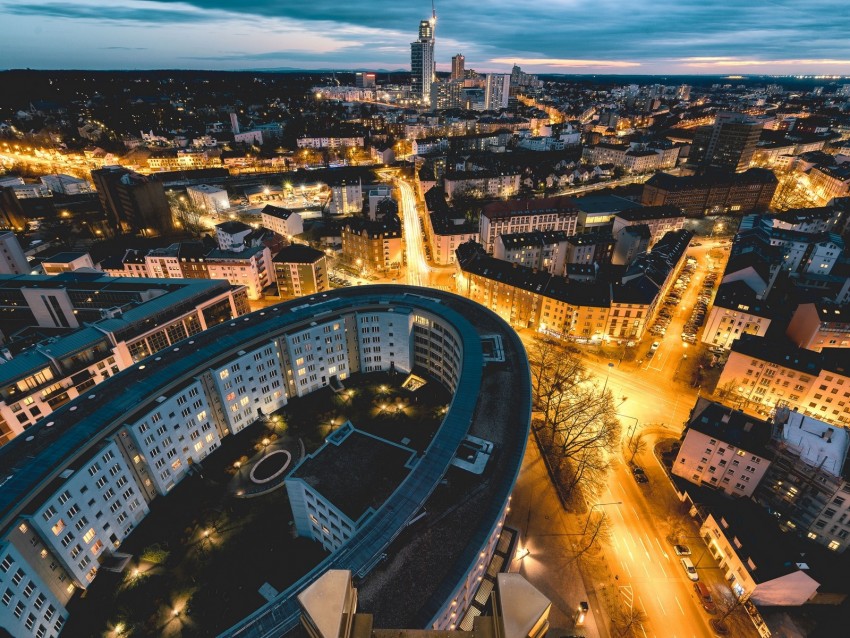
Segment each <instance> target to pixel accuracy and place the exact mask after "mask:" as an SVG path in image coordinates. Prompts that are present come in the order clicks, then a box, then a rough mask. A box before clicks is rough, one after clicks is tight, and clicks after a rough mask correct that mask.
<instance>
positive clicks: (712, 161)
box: [688, 111, 764, 171]
mask: <svg viewBox="0 0 850 638" xmlns="http://www.w3.org/2000/svg"><path fill="white" fill-rule="evenodd" d="M763 127H764V121H762V120H758V119H756V118H754V117H752V116H749V115H745V114H743V113H731V112H728V111H723V112H720V113H718V114H717V116H716V117H715V119H714V124H713V125H712V126H705V127H702V128H699V129H697V133H696V136H695V137H694V143H693V146H692V147H691V154H690V156H689V157H688V163H690V164H692V165H694V166H697V167H699V168H700V169H702V170H705V169H721V170H727V171H745V170H747V169H748V168H749V167H750V162H751V160H752V158H753V152H754V151H755V148H756V144H758V141H759V137H760V136H761V131H762V128H763Z"/></svg>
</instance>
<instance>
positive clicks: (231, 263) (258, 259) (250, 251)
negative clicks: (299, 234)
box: [204, 246, 274, 299]
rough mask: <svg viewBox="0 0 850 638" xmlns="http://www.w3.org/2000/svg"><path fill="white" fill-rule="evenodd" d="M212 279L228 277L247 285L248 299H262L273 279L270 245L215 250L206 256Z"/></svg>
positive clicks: (232, 282) (232, 280) (232, 281)
mask: <svg viewBox="0 0 850 638" xmlns="http://www.w3.org/2000/svg"><path fill="white" fill-rule="evenodd" d="M204 262H205V264H206V267H207V272H208V273H209V276H210V279H226V280H227V281H229V282H230V283H231V284H234V285H237V286H245V288H246V289H247V292H248V299H261V298H262V297H263V291H264V290H265V289H266V287H267V286H268V285H269V284H270V283H271V282H272V281H273V277H274V266H273V265H272V257H271V251H270V250H269V248H268V246H255V247H253V248H244V249H243V250H240V251H233V250H213V251H210V252H209V253H208V254H207V256H206V257H205V258H204Z"/></svg>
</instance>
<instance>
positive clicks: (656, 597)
mask: <svg viewBox="0 0 850 638" xmlns="http://www.w3.org/2000/svg"><path fill="white" fill-rule="evenodd" d="M655 600H657V601H658V606H659V607H661V613H663V614H664V615H665V616H666V615H667V610H666V609H664V605H663V604H662V603H661V597H660V596H659V595H658V594H655Z"/></svg>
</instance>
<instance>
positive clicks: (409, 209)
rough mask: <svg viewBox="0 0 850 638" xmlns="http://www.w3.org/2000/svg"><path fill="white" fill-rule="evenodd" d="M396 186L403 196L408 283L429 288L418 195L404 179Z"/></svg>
mask: <svg viewBox="0 0 850 638" xmlns="http://www.w3.org/2000/svg"><path fill="white" fill-rule="evenodd" d="M396 185H397V186H398V188H399V192H400V195H401V213H402V224H403V225H404V245H405V251H406V257H407V283H409V284H410V285H412V286H427V285H428V283H429V281H430V273H431V267H430V266H429V265H428V261H427V260H426V259H425V242H424V241H423V233H422V228H421V226H420V223H421V222H420V217H419V212H418V210H417V207H416V194H415V191H414V190H413V187H412V186H411V185H410V184H409V183H407V182H406V181H405V180H404V179H401V178H399V179H398V180H397V181H396Z"/></svg>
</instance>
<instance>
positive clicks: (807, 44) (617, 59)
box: [0, 0, 850, 75]
mask: <svg viewBox="0 0 850 638" xmlns="http://www.w3.org/2000/svg"><path fill="white" fill-rule="evenodd" d="M430 11H431V6H430V3H427V2H411V1H410V0H369V1H366V0H346V1H339V0H307V1H302V0H243V1H240V2H237V1H234V0H230V1H227V0H191V1H181V2H175V1H170V0H67V1H63V2H59V1H53V0H48V1H44V2H32V1H30V2H26V1H22V2H13V1H11V0H0V24H2V25H3V29H2V36H0V68H24V67H29V68H33V69H71V68H78V69H157V68H181V69H189V68H192V69H223V70H228V69H282V68H301V69H340V70H342V69H353V68H366V69H388V70H394V69H406V68H409V65H410V46H409V43H410V41H411V40H412V39H414V37H415V34H416V30H417V26H418V23H419V20H421V19H424V18H427V17H428V16H429V15H430ZM437 16H438V22H437V63H438V64H437V66H438V69H439V70H447V69H448V68H449V66H450V61H451V56H452V55H453V54H455V53H458V52H462V53H463V54H464V55H465V56H466V61H467V62H466V63H467V67H468V68H475V69H477V70H479V71H509V70H510V67H511V65H512V64H513V63H517V64H520V65H521V66H522V67H523V69H524V70H526V71H530V72H538V73H624V74H644V73H646V74H673V73H682V74H694V73H710V74H723V73H735V74H748V73H752V74H773V73H776V74H829V75H833V74H836V75H838V74H847V75H850V36H848V33H850V0H794V1H788V0H736V1H731V0H722V1H721V0H550V1H544V2H541V1H539V0H535V1H529V0H453V1H451V2H448V1H444V2H438V4H437Z"/></svg>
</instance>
